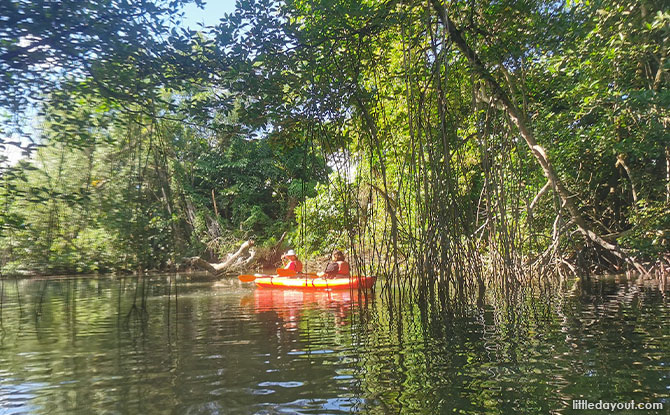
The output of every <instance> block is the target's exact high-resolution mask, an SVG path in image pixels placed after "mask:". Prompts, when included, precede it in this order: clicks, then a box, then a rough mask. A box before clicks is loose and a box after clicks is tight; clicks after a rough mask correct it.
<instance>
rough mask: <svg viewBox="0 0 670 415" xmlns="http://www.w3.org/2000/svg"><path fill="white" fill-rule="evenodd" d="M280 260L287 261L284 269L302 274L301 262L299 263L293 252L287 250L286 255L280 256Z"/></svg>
mask: <svg viewBox="0 0 670 415" xmlns="http://www.w3.org/2000/svg"><path fill="white" fill-rule="evenodd" d="M281 259H282V261H284V260H286V261H288V262H287V263H286V265H284V269H291V270H293V271H295V272H296V273H297V274H299V273H301V272H302V262H300V260H299V259H298V256H297V255H296V254H295V251H294V250H292V249H289V250H288V251H286V253H285V254H284V255H282V256H281Z"/></svg>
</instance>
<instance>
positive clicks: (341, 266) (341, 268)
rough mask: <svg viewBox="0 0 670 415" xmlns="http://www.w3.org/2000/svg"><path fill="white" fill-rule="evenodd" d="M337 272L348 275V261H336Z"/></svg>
mask: <svg viewBox="0 0 670 415" xmlns="http://www.w3.org/2000/svg"><path fill="white" fill-rule="evenodd" d="M337 266H338V270H337V274H338V275H346V276H349V263H348V262H347V261H337Z"/></svg>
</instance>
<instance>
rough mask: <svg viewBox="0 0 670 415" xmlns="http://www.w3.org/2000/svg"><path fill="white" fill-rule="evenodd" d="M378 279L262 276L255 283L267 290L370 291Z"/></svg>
mask: <svg viewBox="0 0 670 415" xmlns="http://www.w3.org/2000/svg"><path fill="white" fill-rule="evenodd" d="M376 280H377V277H363V276H356V275H353V276H351V277H335V278H323V277H315V276H314V275H305V276H300V275H297V276H295V277H281V276H278V275H260V276H257V277H256V279H255V280H254V282H255V283H256V285H257V286H258V287H265V288H292V289H317V290H327V289H333V290H334V289H344V288H347V289H353V290H357V289H359V288H360V289H368V288H371V287H372V286H373V285H375V281H376Z"/></svg>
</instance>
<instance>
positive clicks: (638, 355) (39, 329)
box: [0, 277, 670, 414]
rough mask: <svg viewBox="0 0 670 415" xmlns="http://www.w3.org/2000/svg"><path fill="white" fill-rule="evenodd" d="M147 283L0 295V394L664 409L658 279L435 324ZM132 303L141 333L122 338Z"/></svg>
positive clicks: (372, 305) (291, 299) (81, 404)
mask: <svg viewBox="0 0 670 415" xmlns="http://www.w3.org/2000/svg"><path fill="white" fill-rule="evenodd" d="M145 283H146V285H143V282H142V281H141V280H138V279H136V278H121V279H73V280H67V279H64V280H51V281H49V282H48V283H45V281H43V280H35V281H20V282H19V283H18V284H14V283H13V282H12V283H7V282H5V283H4V285H3V287H4V288H2V289H0V291H2V290H4V291H3V297H2V298H3V300H2V301H3V303H2V305H3V308H2V313H3V325H2V328H1V329H0V330H1V331H2V335H0V394H2V393H5V391H6V390H11V388H22V387H24V388H29V389H30V390H31V391H32V392H31V393H33V394H34V395H35V396H34V397H33V398H32V400H31V404H33V405H35V408H38V409H36V412H53V413H71V412H76V411H80V412H81V411H82V409H81V408H87V410H88V411H91V412H100V411H105V410H108V411H112V412H121V413H140V412H142V413H144V412H170V411H175V412H185V411H186V410H187V409H190V408H198V409H197V411H201V412H208V411H209V412H216V411H217V410H218V411H219V412H225V409H226V403H229V402H233V403H234V405H236V407H238V408H255V409H250V411H255V410H258V411H261V412H262V411H263V410H264V409H267V408H268V407H269V406H276V407H277V408H280V409H282V410H285V411H287V412H291V411H292V409H294V407H293V406H291V405H298V404H299V405H305V406H306V407H309V408H312V410H313V412H319V411H320V410H319V409H318V408H319V407H318V405H319V403H318V402H317V401H316V400H312V401H310V400H309V399H308V397H310V398H311V397H320V398H323V399H324V402H326V403H324V404H323V405H328V404H332V405H336V404H337V403H338V402H339V403H340V404H341V403H342V402H345V403H346V405H349V407H348V408H350V409H351V410H352V412H359V411H361V412H366V413H371V414H377V413H384V414H385V413H418V414H434V413H438V414H439V413H452V412H454V411H456V412H461V413H466V414H509V413H517V412H518V413H529V414H546V413H568V411H569V408H570V401H571V400H572V399H577V398H582V399H591V400H598V399H604V400H605V399H607V400H612V401H629V400H631V399H636V400H639V401H654V400H655V401H658V400H659V399H661V397H662V396H663V395H662V394H663V393H665V394H666V395H667V392H665V391H666V390H667V389H666V388H667V387H668V386H670V379H668V376H667V365H668V364H670V362H669V361H668V358H667V356H670V350H669V349H670V346H669V344H670V343H669V342H668V341H667V340H668V336H670V333H669V332H668V319H669V318H670V314H669V311H668V310H669V308H668V299H667V286H664V285H663V281H662V280H650V279H637V278H624V277H612V278H601V279H597V280H585V281H579V282H578V283H577V284H576V285H570V284H568V285H569V287H567V288H566V289H565V290H557V289H549V288H548V287H527V288H525V289H523V290H520V291H517V292H513V293H510V292H508V293H507V294H505V293H501V294H495V295H494V294H492V293H489V297H487V298H486V302H485V303H486V304H487V305H486V306H484V307H476V306H474V304H476V299H474V298H472V299H468V302H467V303H464V304H461V305H458V306H457V307H456V306H454V307H451V308H450V309H448V310H447V311H440V309H439V308H438V306H439V304H438V305H434V306H431V307H433V308H430V309H429V310H428V311H429V312H428V313H426V312H425V311H426V308H424V307H420V306H419V305H418V304H413V303H409V302H407V301H405V300H404V298H409V297H403V299H402V300H397V301H396V302H395V303H394V304H393V305H392V308H391V309H392V312H390V311H389V308H390V306H389V303H388V301H389V300H388V299H385V298H382V299H381V300H379V299H377V300H376V301H372V299H369V300H368V301H361V300H360V299H358V298H357V297H356V295H355V294H354V296H353V297H351V295H350V294H349V293H347V295H349V296H350V297H349V298H347V297H346V295H344V296H341V297H338V296H337V295H333V294H330V296H328V295H322V294H309V293H300V294H295V293H294V294H291V293H286V292H284V293H282V294H277V293H274V294H271V295H270V297H269V300H268V298H266V299H265V300H263V298H262V295H263V294H262V293H261V290H256V291H253V292H248V291H244V292H239V291H237V292H235V291H234V290H235V288H234V287H225V288H224V289H221V290H220V291H217V290H212V289H210V285H206V284H204V285H198V284H197V283H191V284H181V283H179V284H178V282H177V279H176V278H174V277H170V278H165V279H163V278H160V279H158V278H157V279H147V280H146V281H145ZM177 286H178V287H179V291H178V296H176V294H177V292H176V288H177ZM540 288H541V289H540ZM19 290H20V298H21V304H22V305H21V306H19V305H18V300H17V299H18V298H19V297H18V296H17V294H18V292H17V291H19ZM280 292H281V291H280ZM136 293H137V296H136ZM142 293H144V294H142ZM266 294H267V293H266ZM142 295H144V299H143V298H142ZM177 299H178V304H177V303H176V301H177ZM40 301H41V312H40V313H36V312H34V311H35V310H36V308H37V306H38V302H40ZM133 304H135V305H136V307H138V308H141V307H145V308H146V312H147V317H146V321H145V322H144V323H137V324H136V323H133V320H131V321H130V324H125V322H124V319H125V316H126V315H127V313H128V311H129V310H130V309H131V308H132V306H133ZM21 309H23V310H24V311H23V312H21ZM26 310H27V312H26ZM6 351H10V352H6ZM664 368H665V371H663V369H664ZM296 384H299V386H295V385H296ZM26 385H29V386H26ZM287 385H288V386H287ZM264 393H267V395H263V394H264ZM205 402H206V403H207V405H211V407H209V406H208V407H206V408H205V407H204V406H202V405H204V403H205ZM260 402H264V403H265V404H267V405H268V406H262V405H261V406H259V403H260ZM310 405H312V406H310ZM315 408H317V409H315ZM322 409H323V408H322ZM321 412H326V411H325V410H321ZM319 413H320V412H319Z"/></svg>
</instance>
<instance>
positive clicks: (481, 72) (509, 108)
mask: <svg viewBox="0 0 670 415" xmlns="http://www.w3.org/2000/svg"><path fill="white" fill-rule="evenodd" d="M431 3H432V5H433V8H434V9H435V11H436V12H437V15H438V18H439V19H440V21H441V23H442V24H443V25H444V26H445V28H446V29H447V32H448V33H449V38H450V39H451V40H452V41H453V42H454V44H455V45H456V46H457V47H458V49H459V50H460V51H461V52H462V53H463V54H464V55H465V57H466V58H467V60H468V63H469V64H470V67H471V68H472V70H473V71H474V72H475V73H476V74H477V75H478V76H479V77H480V78H481V79H482V80H483V81H484V82H485V83H486V85H487V86H488V88H489V89H490V91H491V97H492V98H493V100H494V101H498V102H499V103H500V104H501V105H502V107H503V109H504V110H505V111H506V112H507V114H508V116H509V117H510V119H511V120H512V123H513V124H514V125H515V126H516V127H517V128H518V130H519V133H520V134H521V137H523V139H524V140H525V142H526V144H527V145H528V147H529V148H530V150H531V152H532V153H533V156H535V160H536V161H537V162H538V163H539V164H540V166H541V167H542V170H543V172H544V175H545V177H546V178H547V180H548V181H549V183H550V184H551V187H552V188H553V189H554V191H555V192H556V193H557V195H558V197H559V198H560V200H561V203H562V204H563V206H565V207H566V209H567V211H568V212H569V214H570V217H571V219H572V220H573V222H574V223H575V224H576V225H577V228H578V229H579V231H580V232H581V233H582V235H584V237H585V238H588V239H590V240H592V241H593V242H595V243H597V244H598V245H600V246H601V247H602V248H604V249H605V250H607V251H608V252H610V253H611V254H613V255H614V256H615V257H617V258H619V259H621V260H624V261H626V262H629V263H631V264H632V265H634V266H635V267H636V268H638V270H641V269H640V265H639V264H637V263H635V262H634V261H632V259H631V258H629V256H628V255H626V254H625V253H624V252H622V250H621V249H620V248H619V247H618V246H616V245H615V244H612V243H610V242H608V241H607V240H605V239H604V238H602V237H601V236H600V235H598V234H597V233H595V232H594V231H593V230H592V229H591V227H590V226H589V225H588V224H587V223H586V221H585V220H584V217H583V216H582V214H581V212H580V211H579V209H578V208H577V205H576V204H575V203H574V195H572V194H571V193H570V192H569V191H568V190H567V189H566V188H565V186H564V185H563V183H562V182H561V180H560V179H559V177H558V175H557V174H556V172H555V171H554V168H553V166H552V165H551V163H550V161H549V158H548V157H547V154H546V152H545V150H544V148H542V146H540V145H539V144H538V143H537V140H536V139H535V136H534V134H533V132H532V131H531V130H530V129H529V128H528V126H527V125H526V122H525V121H524V117H523V116H522V115H521V113H520V111H519V110H518V108H517V107H516V106H515V105H514V103H513V102H512V100H511V99H510V97H509V96H508V95H507V93H506V92H505V91H504V90H503V89H502V87H501V86H500V84H499V83H498V82H497V81H496V79H495V78H494V77H493V75H491V73H490V72H489V71H488V69H487V68H486V67H485V66H484V64H483V63H482V61H481V60H480V59H479V56H478V55H477V54H476V53H475V51H474V50H472V49H471V48H470V46H469V45H468V44H467V42H466V41H465V39H464V38H463V36H462V35H461V31H460V30H458V28H456V26H455V25H454V23H453V21H452V20H451V19H450V18H449V15H448V14H447V11H446V9H445V7H444V6H443V5H442V3H441V2H440V0H431Z"/></svg>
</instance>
